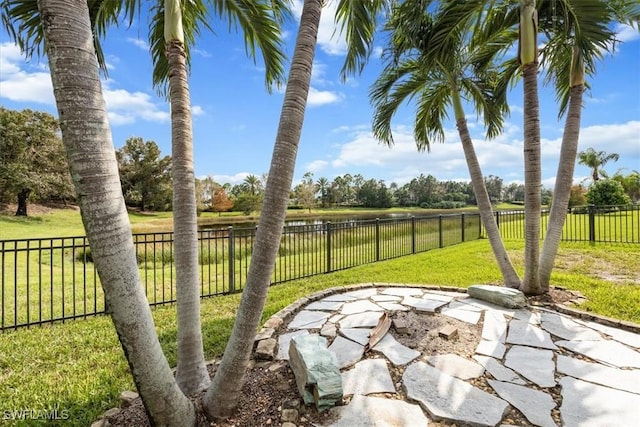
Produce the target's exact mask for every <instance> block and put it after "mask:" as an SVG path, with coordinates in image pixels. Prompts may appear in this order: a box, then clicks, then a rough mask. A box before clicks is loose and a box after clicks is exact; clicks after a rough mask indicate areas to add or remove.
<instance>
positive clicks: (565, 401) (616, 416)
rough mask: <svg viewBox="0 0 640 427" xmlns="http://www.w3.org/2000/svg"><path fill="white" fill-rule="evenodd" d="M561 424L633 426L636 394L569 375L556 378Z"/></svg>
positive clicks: (638, 403) (636, 415)
mask: <svg viewBox="0 0 640 427" xmlns="http://www.w3.org/2000/svg"><path fill="white" fill-rule="evenodd" d="M560 386H561V387H562V405H561V406H560V416H561V419H562V425H563V426H565V427H574V426H594V427H595V426H637V425H638V419H640V418H639V416H640V409H638V408H640V395H637V394H633V393H627V392H624V391H620V390H615V389H612V388H608V387H603V386H600V385H596V384H591V383H588V382H586V381H581V380H577V379H575V378H572V377H564V378H562V379H561V380H560Z"/></svg>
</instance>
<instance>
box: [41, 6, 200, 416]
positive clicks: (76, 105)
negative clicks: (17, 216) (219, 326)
mask: <svg viewBox="0 0 640 427" xmlns="http://www.w3.org/2000/svg"><path fill="white" fill-rule="evenodd" d="M38 8H39V11H40V16H41V22H42V26H43V28H44V38H45V46H46V50H47V56H48V59H49V68H50V70H51V79H52V83H53V90H54V95H55V99H56V105H57V108H58V115H59V119H60V128H61V129H62V139H63V142H64V146H65V151H66V154H67V159H68V162H69V165H70V168H71V175H72V177H73V181H74V186H75V189H76V193H77V195H78V204H79V205H80V211H81V214H82V221H83V223H84V227H85V230H86V233H87V236H88V238H89V243H90V246H91V251H92V253H93V259H94V262H95V265H96V269H97V271H98V274H99V276H100V282H101V283H102V288H103V290H104V294H105V300H106V305H107V311H108V312H109V313H110V314H111V319H112V321H113V324H114V326H115V328H116V332H117V333H118V337H119V339H120V343H121V345H122V349H123V351H124V355H125V357H126V358H127V361H128V363H129V367H130V369H131V373H132V375H133V379H134V382H135V383H136V386H137V388H138V392H139V393H140V396H141V397H142V400H143V402H144V405H145V408H146V410H147V414H148V416H149V419H150V420H151V422H152V424H155V425H174V426H181V425H194V424H195V410H194V406H193V404H192V403H191V402H190V401H189V400H188V399H187V398H186V397H185V396H184V394H183V393H182V392H181V391H180V389H179V388H178V386H177V384H176V382H175V380H174V378H173V374H172V373H171V369H170V368H169V364H168V363H167V360H166V359H165V357H164V354H163V353H162V349H161V348H160V343H159V341H158V337H157V335H156V332H155V327H154V325H153V319H152V317H151V310H150V309H149V304H148V302H147V300H146V297H145V295H144V291H143V288H142V285H141V282H140V277H139V273H138V266H137V263H136V252H135V247H134V245H133V239H132V237H131V226H130V224H129V218H128V216H127V210H126V206H125V204H124V198H123V197H122V189H121V187H120V179H119V175H118V163H117V161H116V156H115V150H114V147H113V143H112V138H111V131H110V129H109V122H108V118H107V112H106V107H105V103H104V98H103V96H102V87H101V85H100V76H99V75H98V62H97V59H96V54H95V50H94V45H93V34H92V31H91V24H90V18H89V10H88V8H87V2H86V1H84V0H38Z"/></svg>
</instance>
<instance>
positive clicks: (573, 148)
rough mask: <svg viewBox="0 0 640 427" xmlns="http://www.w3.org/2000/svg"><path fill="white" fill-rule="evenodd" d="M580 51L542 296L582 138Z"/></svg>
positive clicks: (575, 64)
mask: <svg viewBox="0 0 640 427" xmlns="http://www.w3.org/2000/svg"><path fill="white" fill-rule="evenodd" d="M581 59H582V58H581V57H580V55H579V52H578V48H577V47H576V46H574V48H573V56H572V69H571V82H570V85H571V90H570V93H569V109H568V111H567V119H566V121H565V125H564V134H563V136H562V145H561V146H560V159H559V161H558V172H557V173H556V185H555V188H554V189H553V201H552V203H551V212H550V213H549V224H548V226H547V233H546V235H545V238H544V244H543V246H542V253H541V254H540V266H539V273H538V275H539V280H540V286H541V288H542V291H543V292H548V291H549V281H550V280H551V270H553V263H554V260H555V258H556V254H557V253H558V247H559V245H560V239H561V238H562V227H563V226H564V222H565V219H566V218H567V209H568V207H569V198H570V196H571V186H572V184H573V171H574V169H575V164H576V156H577V153H578V139H579V137H580V119H581V115H582V94H583V93H584V65H583V63H582V60H581Z"/></svg>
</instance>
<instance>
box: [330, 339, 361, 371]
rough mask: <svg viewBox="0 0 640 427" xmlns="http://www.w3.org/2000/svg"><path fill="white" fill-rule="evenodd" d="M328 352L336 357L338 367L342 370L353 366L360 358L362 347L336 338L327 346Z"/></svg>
mask: <svg viewBox="0 0 640 427" xmlns="http://www.w3.org/2000/svg"><path fill="white" fill-rule="evenodd" d="M329 351H331V352H333V353H334V354H335V355H336V359H338V366H339V367H340V369H342V368H346V367H347V366H351V365H353V364H354V363H356V362H357V361H358V360H360V359H361V358H362V355H363V354H364V346H362V345H360V344H358V343H355V342H353V341H351V340H348V339H346V338H343V337H341V336H337V337H336V338H335V339H334V340H333V342H332V343H331V345H330V346H329Z"/></svg>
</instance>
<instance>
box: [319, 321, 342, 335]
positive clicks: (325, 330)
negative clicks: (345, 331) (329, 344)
mask: <svg viewBox="0 0 640 427" xmlns="http://www.w3.org/2000/svg"><path fill="white" fill-rule="evenodd" d="M337 333H338V330H337V328H336V325H335V323H329V322H327V323H325V324H324V326H323V327H322V329H320V335H322V336H323V337H327V338H333V337H335V336H336V334H337Z"/></svg>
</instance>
